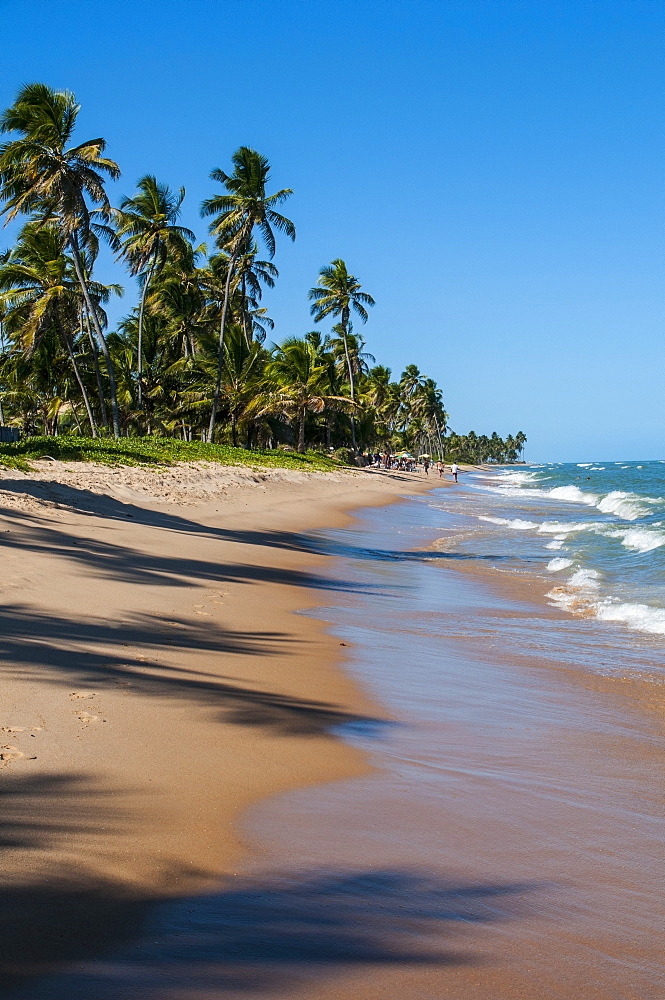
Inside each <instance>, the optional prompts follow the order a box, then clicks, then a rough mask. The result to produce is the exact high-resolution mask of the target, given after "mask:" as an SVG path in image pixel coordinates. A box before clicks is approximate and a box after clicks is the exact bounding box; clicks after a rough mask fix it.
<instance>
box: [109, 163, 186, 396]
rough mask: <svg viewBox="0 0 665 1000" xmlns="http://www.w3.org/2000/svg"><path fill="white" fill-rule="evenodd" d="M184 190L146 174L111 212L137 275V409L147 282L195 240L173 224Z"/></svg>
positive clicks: (122, 251)
mask: <svg viewBox="0 0 665 1000" xmlns="http://www.w3.org/2000/svg"><path fill="white" fill-rule="evenodd" d="M184 198H185V189H184V188H183V187H181V188H180V190H179V192H178V194H177V195H176V194H174V193H173V191H171V189H170V187H169V186H168V184H160V183H158V181H157V178H156V177H153V175H152V174H146V175H145V177H142V178H141V179H140V181H139V182H138V184H137V193H136V194H135V195H134V197H133V198H123V200H122V202H121V203H120V208H119V209H118V210H117V211H116V212H115V213H114V214H115V220H116V227H117V229H116V232H117V236H118V238H119V239H120V251H119V252H120V256H122V257H124V258H125V259H126V260H127V261H128V263H129V269H130V272H131V274H133V275H134V276H137V275H138V276H139V278H140V281H141V284H142V289H141V302H140V305H139V315H138V348H137V358H138V361H137V381H138V409H139V410H142V409H143V315H144V312H145V302H146V297H147V294H148V290H149V288H150V283H151V281H152V279H153V277H155V276H156V275H157V274H158V273H159V272H160V271H161V270H162V269H163V267H164V265H165V264H166V262H167V261H168V260H170V259H173V258H176V257H178V256H180V255H182V254H183V253H186V248H187V245H188V244H189V245H191V243H193V242H194V239H195V236H194V233H193V232H192V231H191V229H185V228H184V226H178V225H176V223H177V220H178V218H179V217H180V208H181V205H182V203H183V200H184Z"/></svg>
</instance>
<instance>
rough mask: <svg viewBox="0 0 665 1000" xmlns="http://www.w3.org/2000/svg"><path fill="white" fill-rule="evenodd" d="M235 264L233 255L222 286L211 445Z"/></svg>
mask: <svg viewBox="0 0 665 1000" xmlns="http://www.w3.org/2000/svg"><path fill="white" fill-rule="evenodd" d="M235 262H236V254H235V253H234V254H233V255H232V257H231V259H230V260H229V270H228V273H227V275H226V284H225V285H224V303H223V305H222V318H221V321H220V324H219V357H218V359H217V381H216V382H215V395H214V396H213V399H212V411H211V413H210V423H209V424H208V441H209V442H210V443H212V438H213V434H214V433H215V421H216V419H217V408H218V406H219V397H220V393H221V388H222V368H223V367H224V329H225V327H226V314H227V312H228V309H229V298H230V290H231V277H232V275H233V267H234V265H235Z"/></svg>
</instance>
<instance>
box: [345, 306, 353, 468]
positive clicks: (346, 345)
mask: <svg viewBox="0 0 665 1000" xmlns="http://www.w3.org/2000/svg"><path fill="white" fill-rule="evenodd" d="M348 322H349V310H348V309H343V310H342V339H343V340H344V354H345V355H346V367H347V368H348V370H349V387H350V389H351V402H352V403H355V401H356V391H355V383H354V381H353V367H352V365H351V357H350V355H349V345H348V343H347V340H346V328H347V326H348ZM351 447H352V448H353V452H354V454H355V452H356V422H355V419H354V416H353V410H352V411H351Z"/></svg>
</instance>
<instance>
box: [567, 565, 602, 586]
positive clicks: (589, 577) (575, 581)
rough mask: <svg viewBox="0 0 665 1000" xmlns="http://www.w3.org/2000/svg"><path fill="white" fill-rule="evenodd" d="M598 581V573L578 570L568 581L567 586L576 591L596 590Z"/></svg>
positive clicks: (593, 570)
mask: <svg viewBox="0 0 665 1000" xmlns="http://www.w3.org/2000/svg"><path fill="white" fill-rule="evenodd" d="M599 579H600V573H598V572H597V570H595V569H578V570H577V572H576V573H573V575H572V576H571V578H570V580H569V581H568V586H569V587H574V588H575V589H577V590H596V589H597V587H598V586H599V583H598V580H599Z"/></svg>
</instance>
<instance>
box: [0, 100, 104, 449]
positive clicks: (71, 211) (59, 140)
mask: <svg viewBox="0 0 665 1000" xmlns="http://www.w3.org/2000/svg"><path fill="white" fill-rule="evenodd" d="M79 110H80V105H78V104H77V103H76V98H75V97H74V95H73V94H71V93H69V92H67V91H56V90H53V89H52V88H51V87H47V86H46V85H45V84H43V83H30V84H27V85H26V86H24V87H23V88H22V89H21V90H20V91H19V93H18V95H17V97H16V100H15V102H14V104H13V105H12V107H10V108H8V109H7V110H6V111H5V112H4V113H3V114H2V117H1V118H0V131H2V132H17V133H18V134H19V136H20V138H18V139H14V140H13V141H11V142H8V143H6V144H4V145H3V146H1V147H0V197H2V199H3V200H4V202H5V205H4V209H3V211H4V212H5V213H6V214H7V217H8V221H10V220H11V219H14V218H15V217H16V216H17V215H18V214H20V213H23V214H31V213H36V214H37V215H38V216H39V217H40V218H41V219H43V220H55V221H56V222H57V225H58V227H59V229H60V231H61V233H62V235H63V237H64V239H65V242H66V244H67V245H68V247H69V249H70V251H71V255H72V262H73V264H74V269H75V271H76V276H77V279H78V282H79V284H80V286H81V291H82V293H83V297H84V299H85V302H86V306H87V309H88V313H89V315H90V318H91V320H92V323H93V326H94V328H95V333H96V334H97V339H98V340H99V344H100V347H101V348H102V352H103V354H104V357H105V359H106V365H107V370H108V377H109V383H110V389H111V408H112V414H113V430H114V434H115V436H116V437H119V435H120V419H119V415H118V402H117V394H116V386H115V376H114V371H113V362H112V360H111V355H110V353H109V349H108V345H107V343H106V339H105V337H104V333H103V331H102V326H101V323H100V320H99V316H98V315H97V311H96V309H95V305H94V303H93V300H92V297H91V295H90V289H89V287H88V281H87V278H86V274H85V265H84V248H85V245H86V243H87V241H88V240H89V238H90V237H91V235H92V234H94V233H103V234H104V235H106V236H107V237H109V238H112V234H111V233H110V231H109V230H108V227H106V226H104V225H103V224H101V223H99V222H97V221H96V220H97V219H101V220H102V223H105V222H108V220H109V218H110V216H111V206H110V203H109V200H108V197H107V195H106V191H105V190H104V177H103V175H104V174H106V175H108V176H109V177H111V178H114V179H115V178H117V177H119V176H120V168H119V167H118V165H117V163H115V162H114V161H113V160H109V159H107V158H105V157H103V156H102V153H103V152H104V149H105V148H106V143H105V141H104V139H101V138H98V139H88V140H87V141H86V142H82V143H79V144H78V145H77V146H72V147H70V146H69V142H70V140H71V138H72V135H73V133H74V127H75V125H76V118H77V116H78V113H79ZM88 199H89V201H90V202H91V203H92V205H93V206H95V207H94V208H92V209H91V208H90V206H89V205H88Z"/></svg>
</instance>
